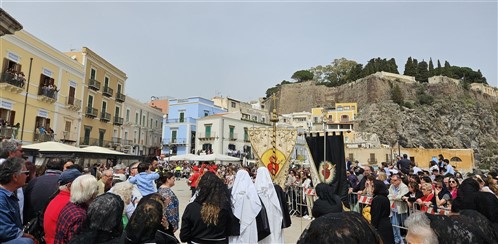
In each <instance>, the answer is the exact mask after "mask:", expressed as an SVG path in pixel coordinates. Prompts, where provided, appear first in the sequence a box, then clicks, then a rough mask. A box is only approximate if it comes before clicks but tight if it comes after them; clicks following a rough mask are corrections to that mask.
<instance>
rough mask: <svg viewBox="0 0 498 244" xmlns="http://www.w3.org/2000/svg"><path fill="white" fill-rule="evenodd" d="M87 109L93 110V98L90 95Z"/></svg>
mask: <svg viewBox="0 0 498 244" xmlns="http://www.w3.org/2000/svg"><path fill="white" fill-rule="evenodd" d="M87 106H88V108H93V96H92V95H88V104H87Z"/></svg>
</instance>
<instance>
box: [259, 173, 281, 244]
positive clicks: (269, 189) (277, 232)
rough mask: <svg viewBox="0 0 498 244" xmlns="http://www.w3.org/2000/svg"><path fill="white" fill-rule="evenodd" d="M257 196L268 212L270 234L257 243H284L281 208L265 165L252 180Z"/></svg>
mask: <svg viewBox="0 0 498 244" xmlns="http://www.w3.org/2000/svg"><path fill="white" fill-rule="evenodd" d="M254 185H255V186H256V191H257V192H258V196H259V198H261V201H262V202H263V205H264V206H265V208H266V212H267V214H268V222H269V223H270V231H271V234H270V235H269V236H267V237H266V238H265V239H263V240H261V241H259V243H284V235H283V231H282V218H283V217H282V209H281V207H280V202H279V200H278V196H277V192H276V191H275V187H274V186H273V182H272V180H271V177H270V172H268V169H267V168H266V167H260V168H259V169H258V171H257V174H256V181H255V182H254Z"/></svg>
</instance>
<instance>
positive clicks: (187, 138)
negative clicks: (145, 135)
mask: <svg viewBox="0 0 498 244" xmlns="http://www.w3.org/2000/svg"><path fill="white" fill-rule="evenodd" d="M168 110H169V114H168V115H167V116H165V117H164V118H163V131H162V135H163V136H162V138H163V150H162V153H163V154H167V155H183V154H187V153H195V152H196V151H197V150H198V148H196V146H195V141H196V136H201V137H205V136H206V134H202V133H200V134H196V132H197V126H196V123H197V119H199V118H203V117H206V116H210V115H213V114H218V113H223V112H226V110H225V109H223V108H221V107H219V106H216V105H215V104H214V102H213V101H211V100H208V99H205V98H202V97H189V98H184V99H170V100H169V109H168ZM210 136H211V135H210Z"/></svg>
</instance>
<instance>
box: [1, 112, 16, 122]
mask: <svg viewBox="0 0 498 244" xmlns="http://www.w3.org/2000/svg"><path fill="white" fill-rule="evenodd" d="M15 117H16V111H13V110H7V109H4V108H0V118H2V119H3V120H4V121H5V122H7V123H9V125H10V126H13V125H14V118H15Z"/></svg>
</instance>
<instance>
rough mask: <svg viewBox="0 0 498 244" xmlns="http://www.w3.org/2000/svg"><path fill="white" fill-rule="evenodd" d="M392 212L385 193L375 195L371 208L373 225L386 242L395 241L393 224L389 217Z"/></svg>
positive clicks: (386, 243) (388, 243) (387, 243)
mask: <svg viewBox="0 0 498 244" xmlns="http://www.w3.org/2000/svg"><path fill="white" fill-rule="evenodd" d="M390 213H391V208H390V204H389V199H388V198H387V197H386V196H383V195H377V196H375V197H374V199H373V200H372V208H371V209H370V214H371V216H372V225H373V226H374V227H375V229H377V232H379V234H380V237H381V238H382V240H383V242H384V243H385V244H390V243H394V234H393V226H392V225H391V221H390V219H389V214H390Z"/></svg>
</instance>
